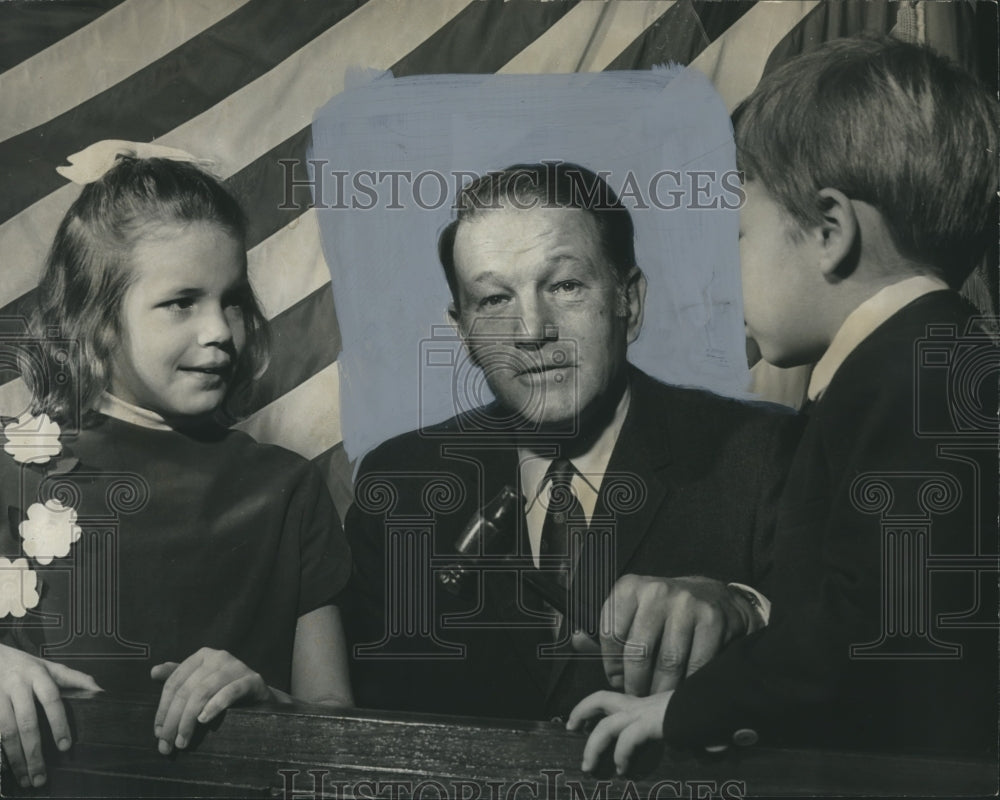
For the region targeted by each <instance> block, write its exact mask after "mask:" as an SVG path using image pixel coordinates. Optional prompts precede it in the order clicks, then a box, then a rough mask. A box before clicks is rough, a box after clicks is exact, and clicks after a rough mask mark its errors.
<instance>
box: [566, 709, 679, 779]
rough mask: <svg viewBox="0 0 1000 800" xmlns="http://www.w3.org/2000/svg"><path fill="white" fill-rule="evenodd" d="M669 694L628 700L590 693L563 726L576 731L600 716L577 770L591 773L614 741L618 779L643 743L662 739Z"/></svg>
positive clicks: (588, 739)
mask: <svg viewBox="0 0 1000 800" xmlns="http://www.w3.org/2000/svg"><path fill="white" fill-rule="evenodd" d="M673 694H674V693H673V692H663V693H662V694H654V695H651V696H650V697H643V698H638V697H629V696H628V695H626V694H619V693H618V692H594V693H593V694H592V695H590V696H589V697H585V698H583V700H581V701H580V702H579V703H577V704H576V708H574V709H573V710H572V711H571V712H570V715H569V720H568V721H567V722H566V729H567V730H570V731H575V730H579V729H580V728H581V727H582V725H583V723H584V721H585V720H588V719H593V718H594V717H598V716H602V715H603V716H604V719H602V720H601V721H600V722H598V723H597V725H595V726H594V729H593V730H592V731H591V732H590V736H589V737H588V738H587V744H586V746H585V747H584V748H583V763H582V764H581V765H580V769H582V770H583V771H584V772H593V771H594V769H596V767H597V763H598V760H599V759H600V757H601V753H603V752H604V751H605V750H607V749H608V746H609V745H610V744H611V743H612V742H614V741H615V740H617V743H616V744H615V753H614V761H615V768H616V769H617V771H618V774H619V775H623V774H624V773H625V770H626V769H628V762H629V759H630V758H632V753H634V752H635V751H636V748H638V747H639V746H640V745H642V744H645V743H646V742H652V741H658V740H660V739H662V738H663V716H664V714H666V712H667V704H668V703H669V702H670V698H671V697H672V696H673Z"/></svg>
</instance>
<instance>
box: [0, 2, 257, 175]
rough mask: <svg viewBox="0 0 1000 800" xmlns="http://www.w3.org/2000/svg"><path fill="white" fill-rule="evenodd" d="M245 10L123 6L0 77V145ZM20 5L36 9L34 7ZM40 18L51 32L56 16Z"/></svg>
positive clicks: (229, 5) (219, 5) (232, 5)
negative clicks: (181, 10) (1, 113)
mask: <svg viewBox="0 0 1000 800" xmlns="http://www.w3.org/2000/svg"><path fill="white" fill-rule="evenodd" d="M119 1H120V0H119ZM246 2H247V0H218V1H217V2H214V3H204V4H201V3H198V4H195V3H192V4H191V6H190V7H189V8H187V9H185V13H183V14H178V13H177V10H176V8H174V7H172V6H171V5H170V4H169V3H140V2H138V0H128V2H125V3H122V4H121V5H118V6H117V7H115V8H113V9H112V10H110V11H108V12H107V13H106V14H103V15H102V16H100V17H99V18H97V19H96V20H94V21H93V22H91V23H90V24H89V25H87V26H86V27H83V28H81V29H80V30H78V31H76V32H75V33H72V34H71V35H68V36H65V37H64V38H62V39H60V40H59V41H58V42H56V43H54V44H52V45H51V46H48V47H46V48H45V49H43V50H40V51H39V52H37V53H36V54H35V55H33V56H32V57H31V58H29V59H27V60H26V61H24V62H23V63H21V64H19V65H18V66H17V67H16V68H15V69H11V70H8V71H7V72H5V73H3V74H0V98H2V103H3V106H4V111H5V113H4V116H3V119H0V139H9V138H10V137H12V136H16V135H17V134H19V133H23V132H24V131H26V130H30V129H31V128H34V127H35V126H36V125H41V124H42V123H44V122H46V121H47V120H51V119H52V118H54V117H57V116H59V115H60V114H62V113H64V112H66V111H69V110H70V109H71V108H74V107H76V106H78V105H79V104H80V103H83V102H85V101H86V100H88V99H90V98H91V97H93V96H94V95H96V94H99V93H100V92H103V91H104V90H106V89H109V88H111V87H112V86H114V85H115V84H116V83H118V82H119V81H123V80H125V79H126V78H127V77H128V76H129V75H132V74H133V73H135V72H137V71H138V70H140V69H142V68H143V67H146V66H148V65H149V64H152V63H153V62H154V61H156V60H157V59H160V58H162V57H163V56H165V55H166V54H167V53H169V52H170V51H171V50H173V49H174V48H177V47H179V46H181V45H182V44H184V42H186V41H187V40H188V39H190V38H192V37H193V36H196V35H197V34H199V33H200V32H201V31H203V30H204V29H205V28H208V27H209V26H211V25H214V24H215V23H216V22H218V21H219V20H220V19H222V18H223V17H225V16H226V15H227V14H230V13H232V12H233V11H235V10H236V9H237V8H239V7H240V6H241V5H243V4H244V3H246ZM27 5H33V6H35V7H44V4H42V3H32V4H27ZM0 7H2V6H0ZM22 7H23V5H22ZM46 18H47V19H48V20H49V21H51V22H52V23H55V25H54V27H55V28H58V27H59V26H58V23H59V21H60V20H62V19H63V16H62V12H60V13H59V14H51V13H49V14H48V15H47V17H46ZM67 19H69V17H67ZM40 79H41V80H44V91H39V85H40ZM129 105H131V103H130V104H129ZM84 133H86V132H84ZM60 155H65V154H60ZM0 161H2V160H0Z"/></svg>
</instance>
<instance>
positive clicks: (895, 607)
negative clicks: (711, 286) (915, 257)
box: [664, 291, 1000, 756]
mask: <svg viewBox="0 0 1000 800" xmlns="http://www.w3.org/2000/svg"><path fill="white" fill-rule="evenodd" d="M974 313H975V312H974V309H972V307H971V306H969V305H968V304H967V303H965V301H964V300H962V299H961V298H960V297H959V296H958V295H957V294H955V293H953V292H949V291H939V292H933V293H931V294H928V295H924V296H923V297H921V298H919V299H917V300H916V301H914V302H912V303H910V304H909V305H908V306H906V307H905V308H903V309H902V310H900V311H899V312H897V313H896V314H895V315H894V316H892V317H891V318H890V319H889V320H887V321H886V322H885V323H883V324H882V325H881V326H880V327H879V328H877V329H876V330H875V331H874V332H873V333H872V334H871V335H870V336H869V337H868V338H867V339H865V340H864V341H863V342H862V343H861V344H860V345H859V346H858V347H857V348H856V349H855V350H854V351H853V352H852V353H851V354H850V355H849V356H848V358H847V359H846V360H845V361H844V363H843V364H842V365H841V367H840V368H839V369H838V370H837V372H836V374H835V375H834V377H833V379H832V382H831V383H830V385H829V387H828V388H827V390H826V391H825V393H824V394H823V395H822V396H821V398H820V399H819V400H818V401H817V402H816V403H815V405H814V406H813V407H812V409H811V410H810V411H809V417H810V419H809V423H808V425H807V427H806V430H805V432H804V434H803V438H802V440H801V442H800V444H799V448H798V451H797V453H796V456H795V458H794V461H793V464H792V468H791V470H790V473H789V480H788V484H787V486H786V488H785V491H784V493H783V496H782V500H781V503H780V504H779V514H778V529H777V532H776V535H775V536H776V538H775V574H774V581H773V583H772V596H771V597H772V600H773V603H774V605H773V614H772V618H771V625H770V626H769V628H767V629H765V630H763V631H760V632H758V633H757V634H755V635H753V636H750V637H747V638H745V639H743V640H739V641H736V642H734V643H733V644H732V645H731V646H730V647H728V648H727V649H726V650H725V651H724V652H723V653H722V654H721V655H720V656H718V657H717V658H716V659H715V660H714V661H712V662H710V663H709V664H708V665H706V666H705V667H704V668H703V669H702V670H701V671H700V672H698V673H696V674H695V675H694V676H692V677H691V678H689V679H688V680H687V681H685V682H684V683H683V684H682V685H681V687H680V688H679V689H678V691H677V692H676V693H675V694H674V696H673V698H672V699H671V702H670V705H669V706H668V709H667V713H666V716H665V719H664V734H665V738H666V740H667V741H668V742H670V743H672V744H675V745H696V744H713V743H720V744H721V743H726V742H730V741H731V740H732V737H733V734H734V733H735V732H736V731H737V730H740V729H750V730H753V731H755V732H756V733H757V734H758V735H759V737H760V741H761V742H762V743H764V742H778V741H786V742H789V743H796V744H798V743H807V742H813V743H817V744H827V745H830V744H833V745H837V746H845V747H854V746H862V747H876V748H891V749H911V750H912V749H916V750H922V749H932V750H940V751H956V752H961V753H964V754H966V755H970V756H971V755H983V754H985V753H988V752H991V751H994V752H995V750H996V746H997V708H998V707H997V679H998V669H997V664H998V659H997V539H998V533H997V487H998V476H997V440H998V436H997V431H998V427H997V424H998V423H997V368H998V364H1000V351H998V350H997V348H996V346H995V344H994V343H993V342H992V341H991V340H990V338H989V337H987V336H986V335H984V334H983V333H982V331H981V329H980V328H978V327H976V326H975V325H973V327H972V328H971V329H970V321H971V320H972V319H973V317H974ZM932 325H933V326H935V327H931V326H932ZM907 548H911V549H907ZM977 554H978V556H979V558H978V559H977V558H975V556H976V555H977ZM970 556H972V557H973V558H970ZM925 557H931V558H932V559H933V561H932V563H928V562H926V561H924V558H925ZM949 566H951V567H953V568H954V569H949V568H948V567H949ZM976 567H978V568H979V570H980V571H979V572H978V573H977V571H976ZM907 582H909V583H907ZM907 602H909V603H910V604H909V605H906V604H907ZM894 630H895V632H896V633H897V634H899V635H897V636H895V637H894V636H892V633H893V631H894ZM880 641H881V644H879V645H878V646H867V647H865V645H871V644H872V643H878V642H880ZM859 646H860V647H859ZM852 648H853V651H852ZM746 735H747V734H746V733H744V736H746ZM738 738H740V737H738ZM750 738H751V739H752V738H754V737H752V736H751V737H750Z"/></svg>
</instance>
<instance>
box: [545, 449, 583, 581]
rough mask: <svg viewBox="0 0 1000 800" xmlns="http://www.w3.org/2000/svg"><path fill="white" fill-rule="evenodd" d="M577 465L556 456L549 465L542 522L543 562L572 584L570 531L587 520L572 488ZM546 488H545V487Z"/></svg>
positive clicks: (560, 578)
mask: <svg viewBox="0 0 1000 800" xmlns="http://www.w3.org/2000/svg"><path fill="white" fill-rule="evenodd" d="M577 474H578V473H577V471H576V467H574V466H573V464H572V462H570V461H569V460H568V459H565V458H557V459H556V460H555V461H553V462H552V464H550V465H549V468H548V471H547V472H546V473H545V479H544V481H543V485H545V484H547V486H548V489H547V491H548V500H549V502H548V506H547V509H546V512H545V522H544V524H543V525H542V539H541V545H540V547H539V552H540V555H541V559H540V564H541V566H542V567H543V568H545V567H548V568H550V569H556V570H558V572H557V573H556V576H555V577H556V580H557V581H558V582H559V584H560V586H562V587H564V588H565V587H567V586H569V576H570V570H571V567H572V562H571V558H572V555H573V553H572V550H571V545H570V542H571V537H570V531H571V530H572V529H573V527H574V526H575V527H577V528H579V527H580V526H581V525H584V524H586V521H585V518H584V515H583V507H582V506H581V505H580V501H579V500H577V499H576V494H575V493H574V491H573V486H572V481H573V477H574V476H575V475H577ZM543 491H544V490H543Z"/></svg>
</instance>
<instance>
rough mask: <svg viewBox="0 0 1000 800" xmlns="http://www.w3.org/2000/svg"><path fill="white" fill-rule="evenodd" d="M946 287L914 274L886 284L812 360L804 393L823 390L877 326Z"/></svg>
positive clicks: (812, 394)
mask: <svg viewBox="0 0 1000 800" xmlns="http://www.w3.org/2000/svg"><path fill="white" fill-rule="evenodd" d="M947 288H948V284H946V283H945V282H944V281H942V280H941V279H940V278H934V277H931V276H930V275H914V276H913V277H912V278H904V279H903V280H901V281H899V282H898V283H894V284H892V285H891V286H886V287H885V288H884V289H882V290H881V291H879V292H876V293H875V294H873V295H872V296H871V297H869V298H868V299H867V300H865V302H863V303H862V304H861V305H859V306H858V307H857V308H856V309H854V311H852V312H851V313H850V314H849V315H848V317H847V319H845V320H844V324H843V325H841V326H840V330H839V331H837V335H836V336H834V337H833V341H832V342H830V346H829V347H828V348H827V350H826V352H825V353H824V354H823V357H822V358H821V359H820V360H819V361H817V362H816V366H815V367H814V368H813V372H812V377H811V378H810V379H809V389H808V391H807V392H806V396H807V397H808V398H809V400H811V401H812V400H817V399H818V398H819V397H820V395H822V394H823V392H825V391H826V388H827V387H828V386H829V385H830V381H831V380H833V376H834V374H835V373H836V371H837V370H838V369H840V365H841V364H843V363H844V360H845V359H846V358H847V357H848V356H849V355H850V354H851V353H852V352H853V351H854V349H855V348H856V347H857V346H858V345H859V344H861V343H862V342H863V341H864V340H865V339H867V338H868V336H869V335H871V333H872V332H874V330H875V329H876V328H877V327H879V325H881V324H882V323H883V322H885V321H886V320H887V319H889V317H891V316H892V315H893V314H895V313H896V312H897V311H899V310H900V309H901V308H903V307H904V306H907V305H909V304H910V303H912V302H913V301H914V300H916V299H917V298H918V297H923V296H924V295H925V294H930V293H931V292H939V291H941V290H942V289H947Z"/></svg>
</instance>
